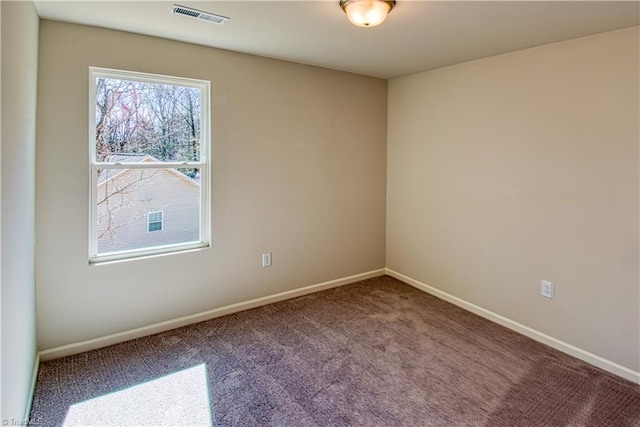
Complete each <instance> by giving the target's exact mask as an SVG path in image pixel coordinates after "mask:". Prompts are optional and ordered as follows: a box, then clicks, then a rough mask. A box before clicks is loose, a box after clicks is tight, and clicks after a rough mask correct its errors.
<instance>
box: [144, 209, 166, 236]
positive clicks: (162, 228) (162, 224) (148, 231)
mask: <svg viewBox="0 0 640 427" xmlns="http://www.w3.org/2000/svg"><path fill="white" fill-rule="evenodd" d="M155 214H160V220H159V221H151V215H155ZM158 222H159V223H160V229H159V230H149V226H150V225H151V224H156V223H158ZM162 230H164V211H150V212H147V233H155V232H157V231H162Z"/></svg>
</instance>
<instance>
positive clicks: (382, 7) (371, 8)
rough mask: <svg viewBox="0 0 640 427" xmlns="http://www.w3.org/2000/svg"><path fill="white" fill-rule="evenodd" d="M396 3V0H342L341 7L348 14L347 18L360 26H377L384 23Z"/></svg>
mask: <svg viewBox="0 0 640 427" xmlns="http://www.w3.org/2000/svg"><path fill="white" fill-rule="evenodd" d="M395 5H396V2H395V0H391V1H387V0H340V7H341V8H342V10H344V13H346V14H347V18H349V21H351V23H352V24H353V25H357V26H358V27H375V26H376V25H380V24H382V22H383V21H384V20H385V19H386V18H387V14H388V13H389V12H391V9H393V6H395Z"/></svg>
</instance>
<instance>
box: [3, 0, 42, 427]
mask: <svg viewBox="0 0 640 427" xmlns="http://www.w3.org/2000/svg"><path fill="white" fill-rule="evenodd" d="M0 10H1V15H2V35H1V37H0V38H1V39H2V78H1V81H2V88H1V91H2V108H1V110H2V119H1V121H2V124H1V127H2V135H1V137H2V150H1V157H2V168H1V170H2V173H1V179H0V181H1V182H2V190H1V192H2V197H1V199H2V202H1V206H2V214H1V217H2V227H1V229H2V231H1V235H2V245H1V252H0V253H1V254H2V255H1V264H2V265H1V267H0V270H1V271H2V274H1V282H2V309H1V311H2V392H1V394H2V415H1V417H0V419H4V420H9V419H12V418H13V419H16V420H21V419H24V416H25V412H26V410H27V408H28V407H29V404H30V401H31V396H30V392H31V383H32V374H33V368H34V364H35V360H36V297H35V271H34V268H35V265H34V264H35V261H34V255H35V223H34V217H35V150H36V136H35V130H36V126H35V123H36V87H37V74H36V73H37V68H38V16H37V15H36V11H35V9H34V7H33V3H31V2H7V1H3V2H1V3H0Z"/></svg>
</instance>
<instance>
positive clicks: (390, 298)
mask: <svg viewBox="0 0 640 427" xmlns="http://www.w3.org/2000/svg"><path fill="white" fill-rule="evenodd" d="M31 415H32V420H35V422H39V423H41V425H45V426H59V425H181V426H187V425H210V424H213V425H219V426H243V427H244V426H449V425H452V426H508V427H513V426H640V386H638V385H635V384H632V383H631V382H628V381H625V380H623V379H620V378H617V377H615V376H613V375H610V374H608V373H606V372H604V371H601V370H599V369H597V368H594V367H592V366H590V365H587V364H585V363H583V362H581V361H579V360H577V359H574V358H571V357H569V356H567V355H564V354H562V353H560V352H558V351H555V350H553V349H551V348H549V347H547V346H544V345H542V344H539V343H537V342H535V341H532V340H530V339H528V338H526V337H524V336H521V335H519V334H517V333H515V332H512V331H510V330H507V329H505V328H503V327H501V326H499V325H496V324H494V323H492V322H489V321H487V320H484V319H482V318H480V317H478V316H475V315H473V314H471V313H468V312H466V311H464V310H462V309H460V308H458V307H456V306H453V305H451V304H449V303H446V302H444V301H441V300H439V299H437V298H435V297H432V296H430V295H428V294H425V293H423V292H420V291H418V290H416V289H414V288H412V287H410V286H408V285H406V284H403V283H401V282H399V281H397V280H395V279H393V278H390V277H380V278H376V279H371V280H366V281H363V282H359V283H356V284H352V285H347V286H343V287H340V288H336V289H332V290H328V291H325V292H321V293H317V294H313V295H308V296H305V297H301V298H297V299H293V300H289V301H284V302H280V303H277V304H272V305H269V306H265V307H261V308H257V309H253V310H249V311H245V312H241V313H237V314H234V315H230V316H226V317H222V318H218V319H213V320H210V321H207V322H202V323H198V324H195V325H191V326H188V327H184V328H180V329H176V330H173V331H169V332H165V333H162V334H158V335H153V336H150V337H145V338H141V339H137V340H133V341H129V342H126V343H122V344H118V345H114V346H111V347H107V348H103V349H100V350H95V351H91V352H87V353H83V354H78V355H75V356H70V357H65V358H62V359H58V360H53V361H49V362H44V363H42V364H41V366H40V372H39V375H38V382H37V388H36V393H35V398H34V402H33V407H32V414H31Z"/></svg>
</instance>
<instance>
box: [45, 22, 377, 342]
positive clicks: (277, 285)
mask: <svg viewBox="0 0 640 427" xmlns="http://www.w3.org/2000/svg"><path fill="white" fill-rule="evenodd" d="M39 59H40V68H39V76H40V79H39V102H38V127H37V131H38V133H37V135H38V140H37V204H38V214H37V221H36V224H37V236H38V243H37V291H38V333H39V341H38V343H39V348H40V349H42V350H44V349H50V348H52V347H56V346H60V345H63V344H68V343H74V342H79V341H82V340H87V339H91V338H96V337H101V336H104V335H106V334H111V333H115V332H119V331H125V330H129V329H132V328H136V327H141V326H146V325H149V324H152V323H154V322H159V321H165V320H168V319H174V318H176V317H178V316H184V315H189V314H194V313H198V312H201V311H205V310H209V309H212V308H216V307H221V306H225V305H228V304H232V303H237V302H240V301H247V300H250V299H253V298H257V297H261V296H266V295H271V294H274V293H277V292H283V291H287V290H292V289H296V288H300V287H303V286H306V285H312V284H316V283H320V282H324V281H328V280H332V279H337V278H341V277H346V276H350V275H354V274H358V273H363V272H367V271H371V270H375V269H379V268H382V267H384V250H385V243H384V239H385V191H386V182H385V165H386V149H385V143H386V96H387V82H386V81H384V80H379V79H373V78H368V77H362V76H357V75H353V74H348V73H342V72H336V71H330V70H326V69H321V68H314V67H310V66H303V65H298V64H294V63H288V62H282V61H277V60H270V59H265V58H259V57H254V56H249V55H243V54H238V53H232V52H227V51H221V50H215V49H210V48H205V47H201V46H195V45H189V44H184V43H178V42H173V41H168V40H163V39H156V38H150V37H145V36H139V35H134V34H129V33H123V32H117V31H109V30H104V29H98V28H91V27H85V26H79V25H72V24H64V23H58V22H52V21H41V26H40V57H39ZM89 66H96V67H106V68H116V69H124V70H132V71H140V72H149V73H157V74H165V75H172V76H180V77H189V78H196V79H204V80H210V81H211V86H212V104H213V111H212V115H211V122H212V128H213V129H212V134H213V139H212V148H213V162H212V175H213V180H212V187H213V190H212V207H213V208H212V217H213V218H212V235H213V247H212V248H211V249H206V250H200V251H194V252H188V253H181V254H176V255H170V256H162V257H155V258H149V259H144V260H136V261H128V262H120V263H113V264H104V265H98V266H90V265H89V264H88V262H87V256H88V249H87V245H88V231H87V228H88V208H89V201H88V195H89V188H88V186H89V178H88V170H89V169H88V142H87V135H88V122H87V120H88V111H87V108H88V107H87V103H88V87H89V84H88V76H89V71H88V67H89ZM267 251H271V252H272V253H273V266H272V267H269V268H262V267H261V253H263V252H267Z"/></svg>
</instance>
